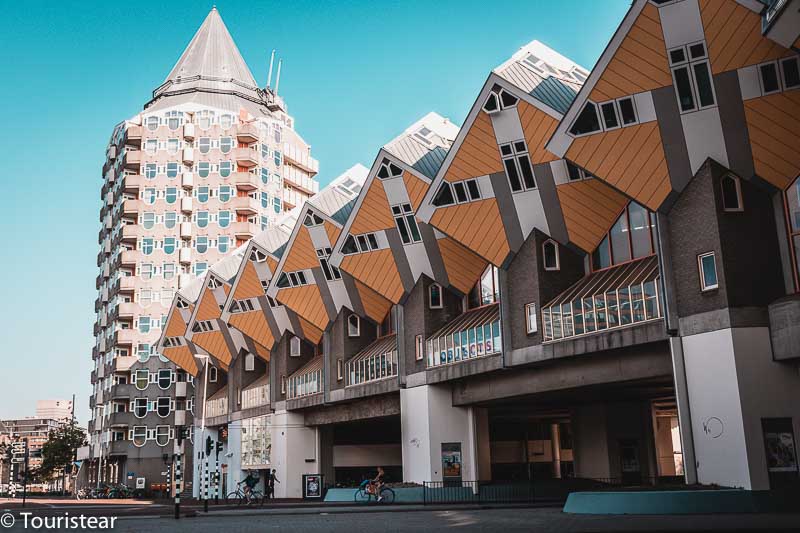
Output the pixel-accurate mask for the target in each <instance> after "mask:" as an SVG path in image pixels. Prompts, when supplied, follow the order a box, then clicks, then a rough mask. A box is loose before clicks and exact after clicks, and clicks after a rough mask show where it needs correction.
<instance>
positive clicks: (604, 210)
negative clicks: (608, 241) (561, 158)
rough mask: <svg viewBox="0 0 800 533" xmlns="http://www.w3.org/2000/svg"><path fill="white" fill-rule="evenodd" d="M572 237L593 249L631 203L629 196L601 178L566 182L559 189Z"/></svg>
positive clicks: (583, 246) (563, 210)
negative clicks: (629, 202)
mask: <svg viewBox="0 0 800 533" xmlns="http://www.w3.org/2000/svg"><path fill="white" fill-rule="evenodd" d="M556 192H557V193H558V201H559V203H560V204H561V209H562V212H563V213H564V223H565V224H566V226H567V234H568V235H569V240H570V242H571V243H573V244H574V245H576V246H578V247H579V248H580V249H581V250H583V251H585V252H592V251H594V249H595V248H597V245H598V244H600V241H601V240H603V237H605V235H606V233H607V232H608V229H609V228H610V227H611V226H612V225H613V224H614V221H615V220H616V219H617V217H619V214H620V213H621V212H622V210H623V209H624V208H625V205H626V204H627V203H628V199H627V198H626V197H625V196H624V195H622V194H621V193H619V192H617V191H615V190H614V189H612V188H611V187H609V186H608V185H606V184H604V183H603V182H601V181H600V180H596V179H592V180H584V181H577V182H573V183H565V184H563V185H559V186H558V187H557V188H556Z"/></svg>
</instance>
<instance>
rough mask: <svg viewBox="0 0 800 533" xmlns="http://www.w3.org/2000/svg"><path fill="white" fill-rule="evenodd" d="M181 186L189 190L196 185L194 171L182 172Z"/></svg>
mask: <svg viewBox="0 0 800 533" xmlns="http://www.w3.org/2000/svg"><path fill="white" fill-rule="evenodd" d="M181 187H183V188H184V189H186V190H187V191H188V190H191V189H192V188H193V187H194V172H184V173H183V174H181Z"/></svg>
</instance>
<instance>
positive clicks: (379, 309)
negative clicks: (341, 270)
mask: <svg viewBox="0 0 800 533" xmlns="http://www.w3.org/2000/svg"><path fill="white" fill-rule="evenodd" d="M354 281H355V285H356V290H357V291H358V296H359V297H360V298H361V305H362V306H364V313H365V314H366V316H367V318H369V319H372V320H374V321H375V322H378V323H380V322H382V321H383V319H384V318H385V317H386V314H387V313H388V312H389V310H390V309H391V308H392V302H390V301H389V300H387V299H386V298H384V297H383V296H381V295H380V294H378V293H377V292H375V291H373V290H372V289H370V288H369V287H367V286H366V285H364V284H363V283H361V282H360V281H358V280H357V279H356V280H354Z"/></svg>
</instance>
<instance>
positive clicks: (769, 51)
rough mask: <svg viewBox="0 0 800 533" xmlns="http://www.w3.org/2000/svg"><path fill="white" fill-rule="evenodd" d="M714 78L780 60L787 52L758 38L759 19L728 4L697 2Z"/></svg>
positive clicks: (721, 0) (726, 1)
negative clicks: (743, 68) (739, 69)
mask: <svg viewBox="0 0 800 533" xmlns="http://www.w3.org/2000/svg"><path fill="white" fill-rule="evenodd" d="M700 16H701V18H702V19H703V29H704V30H705V34H706V44H707V45H708V57H709V59H710V60H711V71H712V72H713V73H714V74H718V73H720V72H725V71H727V70H734V69H738V68H741V67H746V66H748V65H756V64H758V63H763V62H765V61H771V60H773V59H777V58H779V57H784V56H785V55H787V54H790V53H791V52H790V51H788V50H787V49H786V48H784V47H782V46H781V45H779V44H778V43H776V42H775V41H773V40H771V39H768V38H767V37H764V36H763V35H762V34H761V16H760V15H759V14H757V13H754V12H753V11H751V10H749V9H747V8H746V7H744V6H743V5H741V4H739V3H737V2H733V1H731V0H700Z"/></svg>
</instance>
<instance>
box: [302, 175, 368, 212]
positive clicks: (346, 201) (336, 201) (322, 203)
mask: <svg viewBox="0 0 800 533" xmlns="http://www.w3.org/2000/svg"><path fill="white" fill-rule="evenodd" d="M368 172H369V171H368V170H367V168H366V167H364V166H363V165H361V164H357V165H355V166H353V167H351V168H349V169H348V170H346V171H345V172H344V173H343V174H342V175H340V176H339V177H337V178H335V179H334V180H333V181H331V182H330V183H329V184H328V185H327V186H326V187H325V188H324V189H322V190H321V191H319V192H318V193H317V194H315V195H314V196H312V197H311V198H310V199H309V200H308V202H309V204H310V205H311V206H312V207H314V208H316V209H317V210H319V211H321V212H323V213H325V214H326V215H328V216H329V217H331V218H332V219H333V220H335V221H336V222H337V223H338V224H340V225H342V226H344V223H345V222H346V221H347V218H348V217H349V216H350V213H351V212H352V211H353V206H354V205H355V202H356V200H357V199H358V193H359V192H360V191H361V187H363V185H364V182H365V181H366V179H367V174H368ZM347 180H351V181H352V182H354V184H357V185H358V187H355V186H354V185H351V186H350V187H346V186H345V183H346V182H347Z"/></svg>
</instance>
